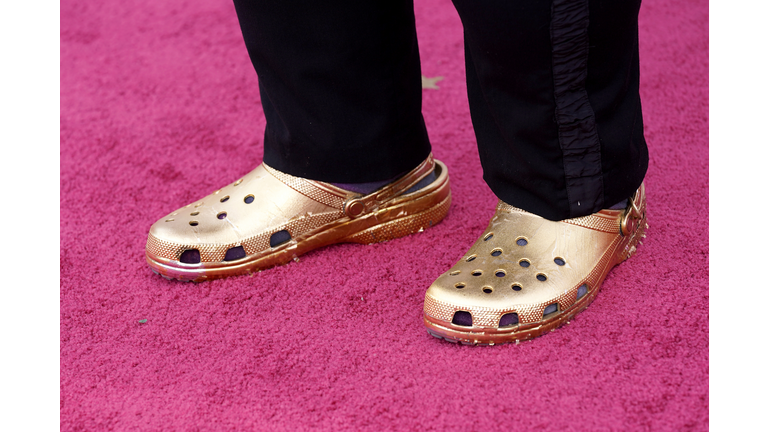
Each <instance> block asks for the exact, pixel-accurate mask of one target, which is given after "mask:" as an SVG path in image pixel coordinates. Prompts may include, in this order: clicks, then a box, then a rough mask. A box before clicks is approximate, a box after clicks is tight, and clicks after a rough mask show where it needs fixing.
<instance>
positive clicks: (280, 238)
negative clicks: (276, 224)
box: [269, 230, 291, 247]
mask: <svg viewBox="0 0 768 432" xmlns="http://www.w3.org/2000/svg"><path fill="white" fill-rule="evenodd" d="M290 239H291V234H290V233H289V232H288V231H286V230H282V231H278V232H276V233H274V234H272V237H270V238H269V246H271V247H277V246H280V245H281V244H283V243H285V242H287V241H288V240H290Z"/></svg>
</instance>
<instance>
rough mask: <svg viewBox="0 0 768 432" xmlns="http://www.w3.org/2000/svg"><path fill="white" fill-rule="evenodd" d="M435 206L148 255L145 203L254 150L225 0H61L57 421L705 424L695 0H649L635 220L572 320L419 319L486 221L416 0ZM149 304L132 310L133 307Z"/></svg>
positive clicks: (149, 211)
mask: <svg viewBox="0 0 768 432" xmlns="http://www.w3.org/2000/svg"><path fill="white" fill-rule="evenodd" d="M416 16H417V25H418V33H419V40H420V44H421V53H422V64H423V66H422V69H423V73H424V75H426V76H427V77H429V78H432V77H437V76H442V77H444V79H443V80H440V81H437V82H436V84H437V87H439V89H425V90H424V108H423V111H424V116H425V119H426V123H427V127H428V129H429V132H430V137H431V140H432V143H433V151H434V154H435V156H436V157H437V158H438V159H440V160H442V161H444V162H445V163H446V164H447V165H448V168H449V172H450V175H451V180H452V186H453V206H452V207H451V210H450V212H449V214H448V216H447V217H446V219H445V220H444V221H443V222H442V223H440V224H439V225H437V226H435V227H434V228H431V229H428V230H426V231H424V232H423V233H419V234H416V235H413V236H409V237H406V238H401V239H397V240H393V241H390V242H387V243H383V244H375V245H369V246H363V245H352V244H345V245H335V246H331V247H327V248H323V249H321V250H317V251H313V252H311V253H309V254H307V255H304V256H303V257H301V259H300V262H291V263H290V264H288V265H285V266H282V267H278V268H274V269H270V270H267V271H263V272H261V273H258V274H255V275H252V276H250V277H248V276H243V277H234V278H230V279H226V280H217V281H211V282H206V283H200V284H193V283H181V282H169V281H166V280H164V279H162V278H160V277H159V276H156V275H154V274H152V273H151V272H150V270H149V268H148V267H147V265H146V264H145V262H144V245H145V241H146V235H147V232H148V229H149V227H150V225H151V224H152V223H153V222H154V221H155V220H157V219H158V218H160V217H162V216H163V215H165V214H167V213H168V212H170V211H171V210H173V209H176V208H178V207H180V206H183V205H186V204H187V203H189V202H191V201H193V200H195V199H197V198H199V197H201V196H204V195H206V194H208V193H210V192H212V191H214V190H216V189H217V188H219V187H220V186H222V185H225V184H227V183H229V182H232V181H234V180H236V179H237V178H238V177H239V176H241V175H242V174H244V173H246V172H248V171H250V170H251V169H253V168H254V167H255V166H256V165H257V164H258V163H259V162H260V161H261V155H262V136H263V132H264V119H263V115H262V112H261V107H260V103H259V93H258V87H257V77H256V74H255V72H254V71H253V69H252V66H251V64H250V62H249V60H248V56H247V53H246V50H245V46H244V44H243V41H242V38H241V35H240V33H239V27H238V25H237V18H236V16H235V12H234V8H233V6H232V4H231V2H229V1H227V0H211V1H196V2H191V1H186V0H181V1H174V2H163V1H159V2H158V1H147V0H123V1H116V0H104V1H99V2H94V1H84V0H63V1H62V3H61V255H60V257H61V315H60V317H61V428H62V430H67V431H69V430H89V431H93V430H248V429H256V430H292V431H293V430H310V429H319V430H329V429H334V430H339V429H341V430H441V431H442V430H462V431H467V430H478V431H480V430H502V429H503V430H510V429H512V430H531V429H537V430H538V429H541V430H569V431H584V430H595V431H599V430H653V431H660V430H674V431H679V430H706V429H707V428H708V419H709V414H708V407H709V391H708V374H709V372H708V346H709V343H708V330H709V324H708V276H709V273H708V272H709V267H708V265H709V264H708V256H709V240H708V228H709V225H708V201H709V198H708V170H709V160H708V109H709V108H708V107H709V99H708V68H709V66H708V3H707V1H706V0H696V1H679V0H678V1H675V0H647V1H646V2H644V4H643V7H642V9H641V12H640V51H641V67H642V81H641V92H642V96H643V104H644V111H645V121H646V132H645V133H646V137H647V140H648V143H649V148H650V154H651V165H650V169H649V171H648V175H647V178H646V186H647V193H648V203H649V204H648V218H649V223H650V229H649V231H648V238H647V239H646V241H645V244H644V245H643V246H641V247H640V248H639V249H638V252H637V254H636V255H635V256H634V257H632V258H631V259H630V260H629V261H627V262H626V263H623V264H622V265H620V266H618V267H617V268H616V269H614V271H613V272H612V273H611V274H610V275H609V276H608V278H607V279H606V281H605V284H604V286H603V289H602V291H601V293H600V294H599V295H598V297H597V300H596V301H595V302H594V303H593V304H592V306H590V307H589V308H588V309H587V310H586V311H584V312H583V313H581V314H580V315H578V316H577V317H576V318H575V319H574V320H572V321H571V323H570V324H569V325H566V326H565V327H563V328H561V329H558V330H557V331H555V332H553V333H550V334H547V335H545V336H543V337H541V338H537V339H534V340H532V341H528V342H524V343H521V344H519V345H515V344H511V345H504V346H497V347H466V346H457V345H453V344H450V343H447V342H444V341H440V340H437V339H435V338H432V337H431V336H429V335H428V334H427V332H426V331H425V329H424V327H423V324H422V321H421V319H422V318H421V311H422V302H423V298H424V292H425V290H426V288H427V287H428V286H429V285H430V283H431V282H432V281H433V280H434V279H435V278H437V276H438V275H440V274H441V273H442V272H444V271H445V270H446V269H448V268H449V267H450V266H451V265H453V264H454V263H455V262H456V261H457V260H458V259H459V258H460V257H461V256H462V255H463V253H464V252H465V251H466V250H467V249H468V247H469V246H470V245H471V244H472V242H473V241H474V240H475V239H476V238H477V236H478V235H479V234H480V233H481V232H482V230H483V229H484V228H485V225H486V224H487V222H488V220H489V218H490V216H491V215H492V213H493V209H494V206H495V204H496V199H495V198H494V196H493V194H492V193H491V192H490V190H489V189H488V187H487V186H486V185H485V184H484V183H483V180H482V176H481V170H480V164H479V159H478V154H477V149H476V147H475V139H474V135H473V132H472V125H471V121H470V116H469V109H468V104H467V99H466V85H465V82H464V60H463V58H464V54H463V49H462V44H463V42H462V31H461V23H460V21H459V18H458V15H457V13H456V11H455V10H454V9H453V7H452V5H451V3H450V1H448V0H417V1H416ZM143 320H146V321H145V322H141V321H143Z"/></svg>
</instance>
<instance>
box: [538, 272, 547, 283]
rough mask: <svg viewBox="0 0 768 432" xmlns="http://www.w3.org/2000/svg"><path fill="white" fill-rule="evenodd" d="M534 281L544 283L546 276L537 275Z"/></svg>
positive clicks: (542, 274)
mask: <svg viewBox="0 0 768 432" xmlns="http://www.w3.org/2000/svg"><path fill="white" fill-rule="evenodd" d="M536 279H538V280H540V281H542V282H544V281H546V280H547V275H545V274H544V273H539V274H537V275H536Z"/></svg>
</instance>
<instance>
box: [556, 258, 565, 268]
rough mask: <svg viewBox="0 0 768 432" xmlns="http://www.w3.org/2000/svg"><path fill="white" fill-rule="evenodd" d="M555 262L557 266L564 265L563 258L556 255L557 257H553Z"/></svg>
mask: <svg viewBox="0 0 768 432" xmlns="http://www.w3.org/2000/svg"><path fill="white" fill-rule="evenodd" d="M555 264H557V265H559V266H564V265H565V260H564V259H562V258H560V257H557V258H555Z"/></svg>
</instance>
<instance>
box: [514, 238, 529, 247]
mask: <svg viewBox="0 0 768 432" xmlns="http://www.w3.org/2000/svg"><path fill="white" fill-rule="evenodd" d="M515 243H517V245H518V246H525V245H527V244H528V240H526V239H524V238H522V237H519V238H518V239H517V241H515Z"/></svg>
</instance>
